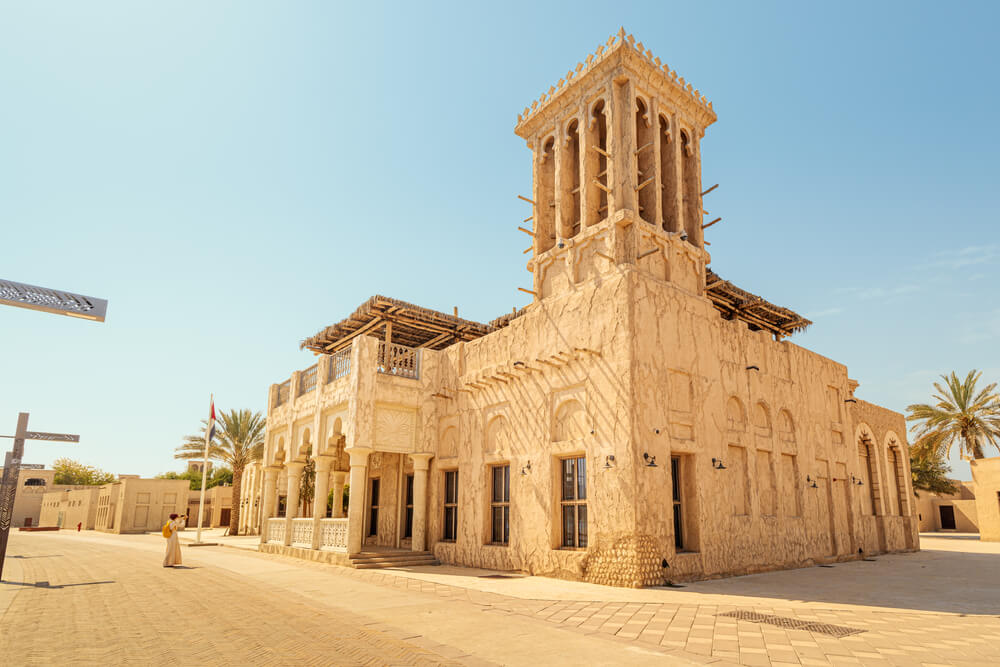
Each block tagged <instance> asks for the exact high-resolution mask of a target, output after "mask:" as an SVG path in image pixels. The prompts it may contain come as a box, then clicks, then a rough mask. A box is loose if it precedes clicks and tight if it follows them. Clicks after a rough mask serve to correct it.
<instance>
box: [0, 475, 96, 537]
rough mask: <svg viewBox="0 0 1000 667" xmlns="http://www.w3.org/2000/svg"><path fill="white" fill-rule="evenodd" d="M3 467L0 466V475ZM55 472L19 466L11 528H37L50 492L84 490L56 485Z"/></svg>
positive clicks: (71, 486) (66, 485) (67, 485)
mask: <svg viewBox="0 0 1000 667" xmlns="http://www.w3.org/2000/svg"><path fill="white" fill-rule="evenodd" d="M2 474H3V467H2V466H0V475H2ZM55 474H56V472H55V470H45V469H44V468H42V467H41V465H37V466H24V465H22V466H21V470H20V473H19V474H18V478H17V492H16V494H15V496H14V510H13V513H12V514H11V521H10V525H11V527H15V528H16V527H22V526H39V525H45V524H42V523H40V521H41V518H42V506H43V498H44V496H45V495H46V494H47V493H50V492H52V491H67V490H71V489H84V488H87V487H85V486H76V485H72V484H56V483H55V482H54V481H53V480H54V479H55Z"/></svg>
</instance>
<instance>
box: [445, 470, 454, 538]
mask: <svg viewBox="0 0 1000 667" xmlns="http://www.w3.org/2000/svg"><path fill="white" fill-rule="evenodd" d="M441 539H442V540H444V541H445V542H454V541H455V540H456V539H458V471H457V470H448V471H447V472H445V474H444V530H443V531H442V536H441Z"/></svg>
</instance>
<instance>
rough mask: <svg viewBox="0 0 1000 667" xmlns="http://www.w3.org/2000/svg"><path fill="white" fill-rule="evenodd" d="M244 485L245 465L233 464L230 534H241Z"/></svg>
mask: <svg viewBox="0 0 1000 667" xmlns="http://www.w3.org/2000/svg"><path fill="white" fill-rule="evenodd" d="M242 486H243V466H241V465H240V466H236V465H234V466H233V499H232V502H230V506H231V507H232V511H231V512H230V513H229V534H230V535H239V534H240V489H241V488H242Z"/></svg>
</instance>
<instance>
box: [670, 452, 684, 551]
mask: <svg viewBox="0 0 1000 667" xmlns="http://www.w3.org/2000/svg"><path fill="white" fill-rule="evenodd" d="M670 483H671V486H672V494H673V501H674V546H675V547H676V548H677V550H678V551H683V550H684V515H683V514H682V510H681V458H680V457H679V456H671V457H670Z"/></svg>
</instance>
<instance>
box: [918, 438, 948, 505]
mask: <svg viewBox="0 0 1000 667" xmlns="http://www.w3.org/2000/svg"><path fill="white" fill-rule="evenodd" d="M950 472H951V468H949V467H948V464H947V463H945V460H944V458H943V457H942V456H941V455H940V454H939V453H937V452H926V451H919V450H917V448H916V447H915V446H913V447H910V474H911V475H912V476H913V495H915V496H916V495H920V494H918V493H917V491H918V490H919V491H929V492H930V493H940V494H949V493H957V492H958V484H956V483H955V482H954V480H951V479H948V473H950Z"/></svg>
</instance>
